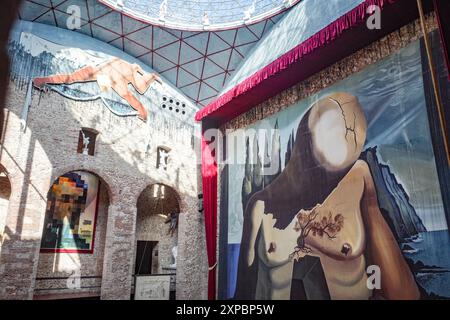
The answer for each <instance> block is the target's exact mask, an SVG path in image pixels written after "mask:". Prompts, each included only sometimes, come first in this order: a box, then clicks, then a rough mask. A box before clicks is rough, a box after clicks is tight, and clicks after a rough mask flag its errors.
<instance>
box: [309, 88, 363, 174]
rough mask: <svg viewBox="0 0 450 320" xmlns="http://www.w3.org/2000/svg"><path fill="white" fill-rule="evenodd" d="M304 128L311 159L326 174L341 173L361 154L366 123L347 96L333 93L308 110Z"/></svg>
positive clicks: (351, 96) (350, 96)
mask: <svg viewBox="0 0 450 320" xmlns="http://www.w3.org/2000/svg"><path fill="white" fill-rule="evenodd" d="M308 126H309V129H310V131H311V133H312V141H313V146H314V147H313V151H314V156H315V158H316V160H317V161H319V163H320V164H321V165H322V166H323V167H325V168H326V169H327V170H330V171H335V170H342V169H344V168H346V167H348V166H349V165H351V164H353V163H354V162H355V161H356V160H357V159H358V157H359V155H360V154H361V151H362V148H363V146H364V142H365V140H366V130H367V123H366V119H365V117H364V113H363V111H362V108H361V105H360V104H359V102H358V99H357V98H356V97H355V96H353V95H351V94H348V93H341V92H340V93H333V94H331V95H329V96H327V97H326V98H324V99H321V100H319V101H318V102H317V103H316V104H314V105H313V107H312V108H311V113H310V116H309V120H308Z"/></svg>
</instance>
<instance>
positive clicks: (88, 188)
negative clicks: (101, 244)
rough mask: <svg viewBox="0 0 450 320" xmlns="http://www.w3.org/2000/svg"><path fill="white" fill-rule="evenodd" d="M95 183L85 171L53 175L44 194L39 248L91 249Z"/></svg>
mask: <svg viewBox="0 0 450 320" xmlns="http://www.w3.org/2000/svg"><path fill="white" fill-rule="evenodd" d="M99 186H100V181H99V179H98V178H97V176H95V175H93V174H91V173H88V172H80V171H76V172H70V173H67V174H65V175H63V176H61V177H59V178H58V179H56V181H55V182H54V183H53V185H52V187H51V188H50V190H49V192H48V196H47V210H46V216H45V223H44V232H43V235H42V240H41V252H69V253H70V252H78V253H92V252H93V250H94V237H95V223H96V216H97V207H98V190H99Z"/></svg>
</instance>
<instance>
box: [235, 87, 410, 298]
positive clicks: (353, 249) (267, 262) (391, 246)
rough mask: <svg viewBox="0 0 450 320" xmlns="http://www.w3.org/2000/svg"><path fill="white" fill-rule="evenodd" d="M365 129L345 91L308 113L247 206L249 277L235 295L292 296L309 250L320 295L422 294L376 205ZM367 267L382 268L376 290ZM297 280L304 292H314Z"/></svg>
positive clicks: (245, 273)
mask: <svg viewBox="0 0 450 320" xmlns="http://www.w3.org/2000/svg"><path fill="white" fill-rule="evenodd" d="M366 127H367V124H366V119H365V117H364V113H363V112H362V109H361V106H360V104H359V102H358V100H357V98H356V97H354V96H352V95H350V94H347V93H334V94H332V95H330V96H327V97H326V98H324V99H322V100H320V101H318V102H317V103H315V104H314V105H313V106H312V107H311V108H310V109H309V111H308V112H307V113H306V114H305V115H304V116H303V118H302V120H301V122H300V125H299V127H298V130H297V133H296V137H295V143H294V148H293V150H292V154H291V157H290V161H289V163H288V164H287V166H286V168H285V169H284V171H283V172H282V173H281V174H280V175H279V176H278V177H277V178H276V179H275V180H274V181H273V182H272V183H271V184H269V185H268V187H266V188H264V189H263V190H261V191H259V192H257V193H255V194H254V195H253V196H252V197H251V198H250V200H249V202H248V204H247V207H246V209H245V212H244V226H243V238H242V245H241V254H240V257H239V266H238V277H239V278H240V279H252V280H251V281H248V280H247V281H244V280H241V281H238V283H237V292H236V297H237V298H240V299H251V298H254V299H290V298H291V295H292V294H296V293H295V292H296V290H295V289H296V288H292V283H291V279H292V273H293V272H294V267H295V268H299V269H301V268H310V266H309V265H306V264H303V263H302V262H303V259H305V257H306V256H309V257H317V258H318V260H317V261H319V262H320V265H321V266H320V267H316V269H317V268H321V269H322V273H323V274H324V279H316V280H315V281H319V282H322V283H326V285H325V287H326V288H325V291H326V292H322V293H319V295H321V296H325V297H328V296H329V297H330V298H332V299H368V298H370V297H372V296H374V295H379V296H381V297H382V298H385V299H417V298H418V297H419V291H418V288H417V285H416V283H415V280H414V277H413V275H412V273H411V271H410V270H409V267H408V265H407V263H406V261H405V260H404V258H403V256H402V254H401V250H400V248H399V246H398V244H397V242H396V240H395V237H394V235H393V234H392V232H391V230H390V229H389V226H388V224H387V223H386V221H385V220H384V218H383V216H382V213H381V211H380V208H379V206H378V200H377V194H376V190H375V186H374V182H373V178H372V175H371V173H370V169H369V166H368V164H367V163H366V162H365V161H364V160H359V157H360V155H361V152H362V148H363V146H364V143H365V137H366ZM368 265H377V266H379V268H380V270H381V271H382V272H381V273H380V275H381V283H383V284H384V285H383V286H382V288H381V289H380V290H378V291H377V292H372V290H370V289H369V288H368V287H367V274H366V268H367V266H368ZM313 271H314V270H313ZM300 272H301V271H300ZM254 275H257V276H254ZM239 278H238V279H239ZM306 280H307V279H306ZM299 285H300V286H302V288H298V289H299V290H300V291H301V292H303V294H304V295H305V294H306V296H308V295H310V296H314V295H315V294H317V293H314V292H306V293H305V291H307V290H308V288H307V287H306V286H305V285H304V284H302V283H301V282H300V284H299ZM313 290H317V289H315V288H314V289H313ZM300 294H301V293H300Z"/></svg>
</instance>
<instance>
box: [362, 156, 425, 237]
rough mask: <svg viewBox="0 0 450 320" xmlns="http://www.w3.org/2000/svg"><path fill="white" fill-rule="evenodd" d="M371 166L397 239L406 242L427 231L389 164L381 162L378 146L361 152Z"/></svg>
mask: <svg viewBox="0 0 450 320" xmlns="http://www.w3.org/2000/svg"><path fill="white" fill-rule="evenodd" d="M361 159H363V160H365V161H366V162H367V164H368V165H369V167H370V171H371V173H372V177H373V180H374V182H375V185H376V188H377V195H378V203H379V206H380V209H381V212H382V213H383V216H384V218H385V219H386V221H387V222H388V224H389V226H390V227H391V229H392V231H393V232H394V235H395V237H396V238H397V241H399V242H404V241H405V239H408V238H410V237H412V236H415V235H417V234H418V233H420V232H426V231H427V230H426V228H425V226H424V225H423V223H422V220H421V219H420V217H419V216H418V215H417V213H416V210H415V209H414V207H413V206H412V205H411V204H410V202H409V196H408V194H407V193H406V191H405V189H404V188H403V186H402V185H401V184H400V183H399V182H398V181H397V178H396V177H395V175H394V174H393V173H392V172H391V169H390V168H389V166H387V165H385V164H381V163H380V162H379V161H378V157H377V148H376V147H374V148H369V149H367V150H366V151H364V152H363V153H362V154H361Z"/></svg>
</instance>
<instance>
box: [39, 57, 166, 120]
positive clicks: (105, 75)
mask: <svg viewBox="0 0 450 320" xmlns="http://www.w3.org/2000/svg"><path fill="white" fill-rule="evenodd" d="M91 81H96V82H97V84H98V86H99V87H100V89H101V90H102V91H109V90H114V91H115V92H116V93H117V94H118V95H119V96H120V97H122V98H123V99H125V100H126V101H127V102H128V104H129V105H130V106H131V107H133V109H135V110H136V111H137V112H138V117H139V118H140V119H142V120H143V121H147V117H148V112H147V109H146V108H145V106H143V105H142V103H141V102H140V101H139V99H137V98H136V97H135V95H134V93H133V92H131V91H130V89H129V87H128V85H129V84H131V85H132V86H133V87H134V88H135V90H136V91H137V92H138V93H139V94H141V95H143V94H145V92H146V91H147V90H148V88H149V87H150V86H151V85H152V84H153V82H155V81H156V82H158V83H160V84H161V83H162V82H161V79H160V77H159V76H158V75H157V74H155V73H147V72H145V71H144V70H143V69H142V68H141V67H140V66H139V65H138V64H131V63H129V62H127V61H124V60H122V59H119V58H112V59H109V60H107V61H105V62H103V63H101V64H99V65H97V66H86V67H83V68H81V69H79V70H77V71H75V72H73V73H71V74H59V75H52V76H48V77H42V78H35V79H34V80H33V85H34V86H35V87H36V88H38V89H41V90H42V89H44V87H45V85H46V84H73V83H79V82H91Z"/></svg>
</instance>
